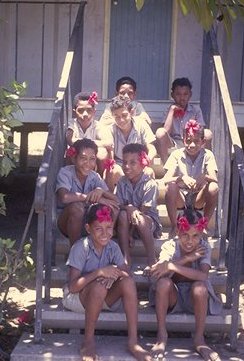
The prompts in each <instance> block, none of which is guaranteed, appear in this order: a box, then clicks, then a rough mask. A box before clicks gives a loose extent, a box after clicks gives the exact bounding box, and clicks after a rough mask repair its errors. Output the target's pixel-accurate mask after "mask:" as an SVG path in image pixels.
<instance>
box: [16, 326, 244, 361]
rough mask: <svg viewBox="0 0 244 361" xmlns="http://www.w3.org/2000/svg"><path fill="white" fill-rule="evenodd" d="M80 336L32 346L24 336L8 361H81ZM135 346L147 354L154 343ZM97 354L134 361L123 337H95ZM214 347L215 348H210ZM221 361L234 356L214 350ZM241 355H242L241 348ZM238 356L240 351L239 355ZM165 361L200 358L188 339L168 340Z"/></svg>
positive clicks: (146, 340)
mask: <svg viewBox="0 0 244 361" xmlns="http://www.w3.org/2000/svg"><path fill="white" fill-rule="evenodd" d="M83 337H84V336H83V335H80V334H63V333H52V334H51V333H48V334H43V341H42V343H39V344H36V343H34V337H33V335H32V334H27V333H24V334H23V335H22V337H21V338H20V340H19V342H18V344H17V346H16V347H15V349H14V351H13V352H12V354H11V361H33V360H36V361H47V360H48V361H49V360H50V361H51V360H56V361H81V356H80V347H81V344H82V341H83ZM139 343H140V344H141V345H142V346H143V347H144V348H145V349H147V350H148V351H150V349H151V348H152V346H153V345H154V343H155V337H149V336H140V337H139ZM96 346H97V354H98V356H99V361H135V358H134V357H133V356H132V355H131V354H130V353H129V352H128V351H127V337H126V336H112V335H98V336H96ZM214 346H215V345H214ZM214 346H213V348H215V350H217V351H218V352H219V355H220V357H221V360H222V361H229V360H236V361H240V360H243V358H238V354H237V353H236V352H231V351H227V350H226V349H225V348H224V346H225V345H221V346H219V345H217V347H216V346H215V347H214ZM242 351H244V349H243V346H242ZM239 352H240V353H241V354H243V353H242V352H241V349H240V351H239ZM165 360H167V361H179V360H187V361H200V360H202V358H201V357H200V356H199V355H198V354H197V353H196V352H194V349H193V343H192V339H191V338H190V337H189V338H180V337H178V338H176V337H174V338H173V337H169V339H168V342H167V347H166V352H165Z"/></svg>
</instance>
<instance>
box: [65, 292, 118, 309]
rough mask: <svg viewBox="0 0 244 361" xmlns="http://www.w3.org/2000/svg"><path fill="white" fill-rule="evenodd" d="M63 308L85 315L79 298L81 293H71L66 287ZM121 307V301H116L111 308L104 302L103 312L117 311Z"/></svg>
mask: <svg viewBox="0 0 244 361" xmlns="http://www.w3.org/2000/svg"><path fill="white" fill-rule="evenodd" d="M62 303H63V306H64V307H65V308H67V309H68V310H70V311H73V312H77V313H85V308H84V306H83V305H82V303H81V301H80V297H79V293H78V292H77V293H71V292H69V289H68V286H65V287H64V289H63V300H62ZM120 306H121V299H119V300H118V301H116V302H115V303H114V304H113V305H112V306H111V307H110V306H108V305H107V304H106V302H105V301H104V303H103V307H102V310H103V311H111V312H115V311H117V310H118V309H119V308H120Z"/></svg>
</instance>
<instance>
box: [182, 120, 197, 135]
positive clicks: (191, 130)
mask: <svg viewBox="0 0 244 361" xmlns="http://www.w3.org/2000/svg"><path fill="white" fill-rule="evenodd" d="M199 129H200V124H199V123H198V122H197V121H196V120H195V119H190V120H189V121H188V122H187V123H186V126H185V130H186V133H187V134H189V135H190V136H194V134H195V133H196V132H197V131H198V130H199Z"/></svg>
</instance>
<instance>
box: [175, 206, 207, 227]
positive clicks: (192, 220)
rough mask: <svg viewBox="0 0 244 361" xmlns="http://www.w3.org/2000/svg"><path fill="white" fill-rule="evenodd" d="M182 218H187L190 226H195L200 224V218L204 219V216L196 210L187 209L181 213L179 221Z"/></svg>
mask: <svg viewBox="0 0 244 361" xmlns="http://www.w3.org/2000/svg"><path fill="white" fill-rule="evenodd" d="M181 217H186V219H187V220H188V222H189V224H190V225H194V224H197V223H198V221H199V219H200V218H202V214H201V212H199V211H197V210H196V209H194V208H185V209H183V210H182V211H180V212H179V214H178V217H177V220H178V219H179V218H181Z"/></svg>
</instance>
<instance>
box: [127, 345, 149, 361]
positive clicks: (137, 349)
mask: <svg viewBox="0 0 244 361" xmlns="http://www.w3.org/2000/svg"><path fill="white" fill-rule="evenodd" d="M128 349H129V351H130V353H131V354H132V355H133V356H134V357H135V359H136V360H137V361H152V357H151V356H150V354H149V352H147V351H146V350H145V349H144V348H143V347H141V346H140V345H138V344H135V343H131V344H130V343H129V344H128Z"/></svg>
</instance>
